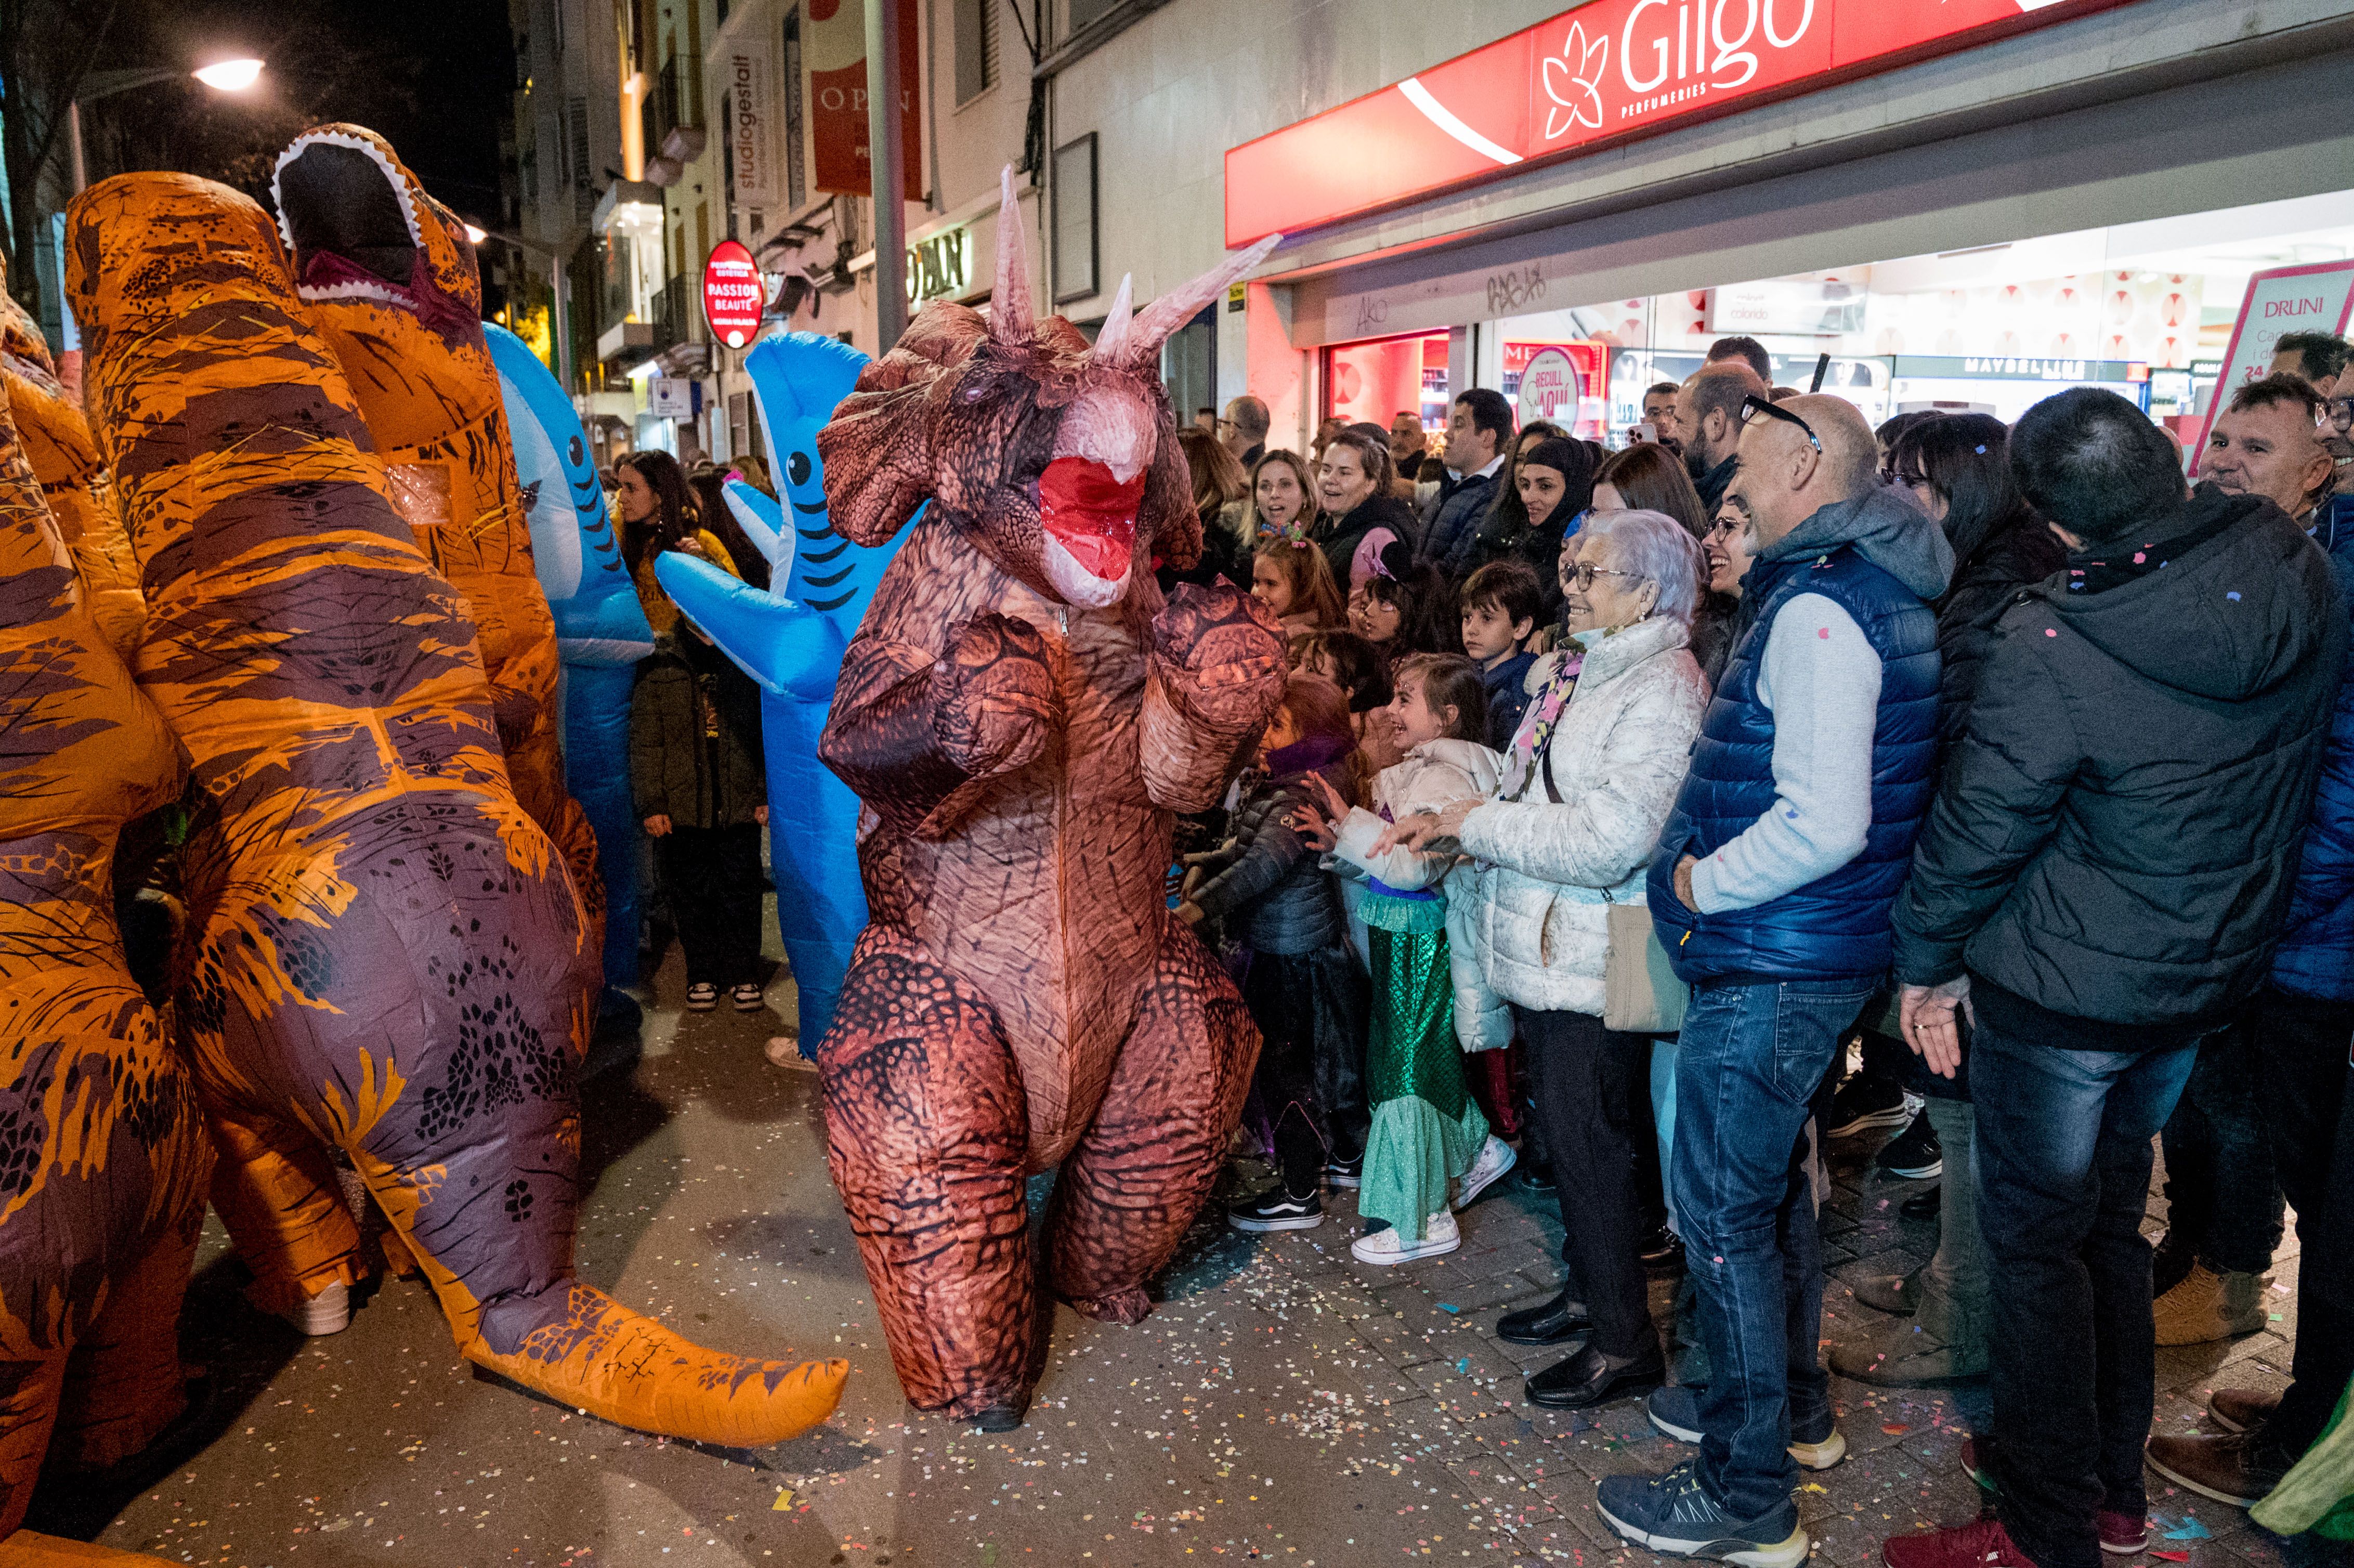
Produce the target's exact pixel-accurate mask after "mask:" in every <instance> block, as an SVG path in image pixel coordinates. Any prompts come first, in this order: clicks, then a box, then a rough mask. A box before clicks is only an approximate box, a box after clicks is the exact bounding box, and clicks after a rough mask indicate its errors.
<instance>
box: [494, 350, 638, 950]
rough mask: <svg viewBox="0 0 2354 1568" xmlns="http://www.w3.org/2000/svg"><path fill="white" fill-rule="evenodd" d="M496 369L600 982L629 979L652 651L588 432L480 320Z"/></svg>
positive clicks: (531, 360) (528, 359) (545, 378)
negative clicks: (638, 745) (589, 854)
mask: <svg viewBox="0 0 2354 1568" xmlns="http://www.w3.org/2000/svg"><path fill="white" fill-rule="evenodd" d="M482 334H483V335H484V336H485V337H487V338H488V339H489V340H490V344H491V359H492V361H493V363H494V364H495V365H497V366H498V369H499V391H500V393H501V394H502V395H503V397H504V401H505V403H506V410H507V429H509V430H511V431H512V432H514V449H515V471H516V477H517V478H518V479H519V480H520V481H521V482H522V483H523V496H524V507H525V511H526V513H527V514H529V520H530V524H531V556H532V569H533V571H534V573H535V575H536V576H537V577H538V578H539V586H540V587H541V588H544V589H546V592H547V608H548V609H550V610H551V611H553V612H554V614H555V616H556V648H557V657H558V658H559V659H560V660H561V661H562V662H563V667H564V673H563V685H562V687H561V691H560V700H561V704H562V708H563V715H564V718H563V724H564V783H565V788H566V789H569V790H570V791H571V792H572V798H573V799H574V800H578V801H579V802H580V809H581V810H583V811H585V812H587V813H588V825H589V826H590V827H591V828H592V829H594V830H595V831H596V834H597V863H598V866H599V872H600V874H602V875H603V877H604V880H605V907H606V916H605V983H606V984H607V985H608V986H609V987H611V986H627V985H634V984H635V983H637V978H638V923H639V908H638V842H637V835H638V818H637V810H636V809H635V807H634V806H632V805H631V800H630V692H631V687H632V686H633V685H634V684H635V682H636V679H637V665H638V661H639V660H641V659H643V658H644V657H645V656H646V655H647V654H649V653H651V652H653V651H654V633H653V628H652V627H651V626H649V625H647V624H646V612H645V610H644V609H642V608H641V607H640V606H639V604H638V593H637V588H636V587H635V586H634V585H633V584H631V581H630V573H629V567H628V566H627V565H626V563H624V562H623V561H622V559H621V544H620V540H619V539H618V538H616V537H615V536H614V534H613V524H612V519H611V518H610V516H608V515H607V514H606V511H605V493H604V491H603V489H602V488H601V487H600V486H599V484H598V482H597V470H596V468H595V467H594V466H593V465H592V464H591V463H590V462H589V461H588V435H587V434H586V433H585V432H584V431H583V430H582V429H580V419H579V417H578V415H576V414H575V413H574V412H573V411H572V404H571V401H570V400H569V399H568V398H567V397H565V396H564V389H563V387H560V386H558V385H557V380H556V377H555V376H551V375H549V374H548V370H547V366H545V365H542V364H541V363H540V362H539V357H538V356H537V355H535V354H533V353H532V351H531V350H530V349H528V348H526V347H525V346H524V344H523V340H522V339H520V338H518V337H516V336H515V335H514V334H513V333H511V332H509V331H507V330H506V329H505V328H504V327H502V326H499V325H497V324H496V323H491V322H484V323H482Z"/></svg>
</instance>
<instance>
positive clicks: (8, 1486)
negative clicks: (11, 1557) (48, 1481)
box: [0, 1323, 66, 1537]
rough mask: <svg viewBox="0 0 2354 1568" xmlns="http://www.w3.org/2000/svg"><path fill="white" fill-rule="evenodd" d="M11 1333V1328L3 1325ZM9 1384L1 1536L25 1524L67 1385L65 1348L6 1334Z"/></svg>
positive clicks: (2, 1352) (0, 1345) (0, 1416)
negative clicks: (35, 1484)
mask: <svg viewBox="0 0 2354 1568" xmlns="http://www.w3.org/2000/svg"><path fill="white" fill-rule="evenodd" d="M7 1327H8V1329H10V1330H15V1329H16V1328H17V1327H18V1326H17V1325H16V1324H13V1323H12V1324H9V1325H7ZM0 1356H5V1358H6V1360H5V1366H6V1368H7V1373H8V1383H7V1386H6V1387H5V1389H0V1537H5V1536H6V1535H7V1534H8V1532H9V1531H13V1530H15V1529H16V1527H17V1526H18V1525H19V1524H21V1523H23V1522H24V1520H25V1508H26V1505H27V1504H28V1503H30V1502H31V1501H32V1500H33V1482H34V1481H35V1480H36V1479H37V1478H39V1476H40V1473H41V1461H42V1459H43V1458H44V1457H47V1455H48V1451H49V1434H50V1432H51V1431H52V1430H53V1429H54V1428H55V1427H56V1425H57V1421H58V1400H59V1399H60V1398H61V1397H62V1396H63V1394H64V1392H65V1383H66V1348H65V1347H64V1346H63V1345H37V1344H33V1343H30V1342H28V1341H27V1340H23V1339H20V1338H19V1337H18V1336H17V1335H16V1333H14V1332H10V1333H8V1334H7V1335H6V1336H5V1339H0Z"/></svg>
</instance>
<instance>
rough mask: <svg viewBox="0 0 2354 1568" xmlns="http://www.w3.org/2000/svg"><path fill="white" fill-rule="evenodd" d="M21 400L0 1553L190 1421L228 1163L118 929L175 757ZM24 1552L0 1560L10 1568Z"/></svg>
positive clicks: (4, 464)
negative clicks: (121, 862)
mask: <svg viewBox="0 0 2354 1568" xmlns="http://www.w3.org/2000/svg"><path fill="white" fill-rule="evenodd" d="M11 390H13V388H12V389H11ZM11 402H12V399H9V398H0V1363H5V1365H6V1368H7V1375H6V1377H5V1380H0V1538H8V1537H11V1536H12V1535H13V1534H14V1532H15V1531H16V1528H17V1526H18V1524H19V1523H20V1522H21V1521H22V1520H23V1519H24V1516H25V1505H26V1501H27V1499H28V1498H29V1496H30V1495H31V1492H32V1489H33V1480H34V1478H35V1476H36V1475H37V1474H38V1473H39V1471H40V1470H41V1468H42V1466H43V1464H44V1461H45V1460H46V1462H47V1463H48V1464H49V1465H51V1466H53V1467H58V1468H59V1469H62V1470H65V1471H69V1472H70V1471H72V1470H77V1469H102V1468H104V1467H109V1466H111V1465H113V1464H115V1463H117V1462H118V1461H120V1460H122V1459H124V1458H127V1457H130V1456H131V1455H133V1454H134V1453H136V1452H138V1451H139V1450H140V1449H142V1448H144V1447H146V1446H148V1445H149V1444H150V1443H151V1442H153V1441H154V1439H155V1438H156V1437H157V1436H160V1435H161V1434H162V1433H163V1432H164V1430H165V1428H166V1427H168V1426H169V1425H171V1423H172V1422H173V1421H175V1419H176V1418H177V1417H178V1416H179V1414H180V1413H181V1412H182V1410H183V1409H184V1407H185V1406H186V1395H185V1393H184V1392H183V1387H184V1383H185V1375H184V1373H183V1372H182V1370H181V1367H180V1358H179V1337H178V1330H179V1319H180V1299H181V1297H182V1296H183V1294H185V1292H186V1289H187V1285H188V1268H189V1265H190V1262H191V1261H192V1260H193V1259H194V1257H195V1255H196V1237H197V1234H198V1233H199V1231H200V1229H201V1227H202V1226H203V1224H204V1215H205V1183H206V1181H207V1176H208V1174H209V1172H210V1171H211V1169H212V1160H213V1153H212V1145H211V1142H210V1140H209V1139H207V1137H206V1135H205V1127H204V1119H203V1118H202V1116H201V1115H200V1114H199V1112H198V1110H197V1107H196V1095H195V1091H194V1088H193V1086H191V1084H190V1083H189V1080H188V1075H187V1072H186V1068H185V1067H184V1066H183V1065H182V1064H181V1062H180V1059H179V1057H178V1055H177V1054H175V1052H174V1051H173V1050H172V1049H171V1045H170V1042H169V1040H168V1038H167V1037H166V1034H165V1032H164V1025H163V1023H162V1022H161V1021H160V1020H159V1019H158V1017H157V1016H156V1012H155V1009H154V1007H153V1006H152V1005H150V1004H149V1002H148V1000H147V998H146V996H145V995H144V994H143V992H142V991H140V989H139V986H138V984H137V982H136V981H134V980H133V979H132V976H131V973H130V969H129V966H128V964H127V963H126V961H125V959H124V954H123V945H122V933H121V931H120V930H119V929H118V928H117V927H116V924H115V916H114V857H115V849H116V842H117V840H118V838H119V837H120V835H121V832H122V826H123V824H124V823H125V822H127V821H130V820H132V819H133V818H134V817H138V816H141V815H143V814H144V813H146V812H148V811H152V810H155V809H157V808H158V807H162V806H164V805H168V804H169V803H170V802H171V801H173V800H175V799H176V798H177V797H178V794H179V789H180V779H181V774H180V762H179V753H178V748H177V747H176V746H175V744H174V742H173V739H172V735H171V732H170V731H169V730H167V729H166V728H165V727H164V720H163V717H162V715H159V714H158V713H157V712H156V711H155V708H154V705H153V704H151V703H150V702H149V701H148V700H147V699H146V698H145V697H144V696H143V695H141V694H140V692H139V688H138V687H136V686H134V685H133V683H132V680H131V673H130V672H129V671H128V670H126V669H125V668H124V667H123V664H122V658H121V657H120V656H119V655H118V654H117V653H116V652H114V650H113V648H112V647H111V646H110V645H109V644H108V641H107V640H106V639H105V637H104V636H103V635H101V632H100V630H99V629H98V626H97V623H96V621H95V620H93V619H92V617H91V616H90V611H89V606H88V602H87V598H86V596H85V594H84V592H83V591H82V588H81V585H80V581H79V580H78V576H77V572H76V568H75V566H74V563H73V560H72V558H71V556H69V554H68V552H67V549H66V546H65V541H64V539H63V536H62V535H61V532H60V531H59V530H58V528H57V526H56V525H55V524H54V522H53V521H52V519H51V518H50V515H49V513H48V508H47V507H46V506H45V505H44V504H43V503H42V500H41V487H40V484H39V482H38V481H37V479H36V478H35V477H34V474H33V471H32V469H31V466H30V465H29V464H28V463H27V461H26V458H25V453H24V449H23V447H22V446H21V445H20V444H19V442H18V440H17V430H16V426H15V423H14V420H13V418H11V416H10V405H11ZM32 1544H33V1543H32V1542H17V1541H15V1540H7V1541H5V1542H0V1561H13V1560H15V1559H16V1557H17V1556H18V1555H19V1554H21V1553H23V1552H26V1551H27V1550H29V1549H30V1547H31V1545H32ZM140 1561H146V1560H145V1559H141V1560H140Z"/></svg>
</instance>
